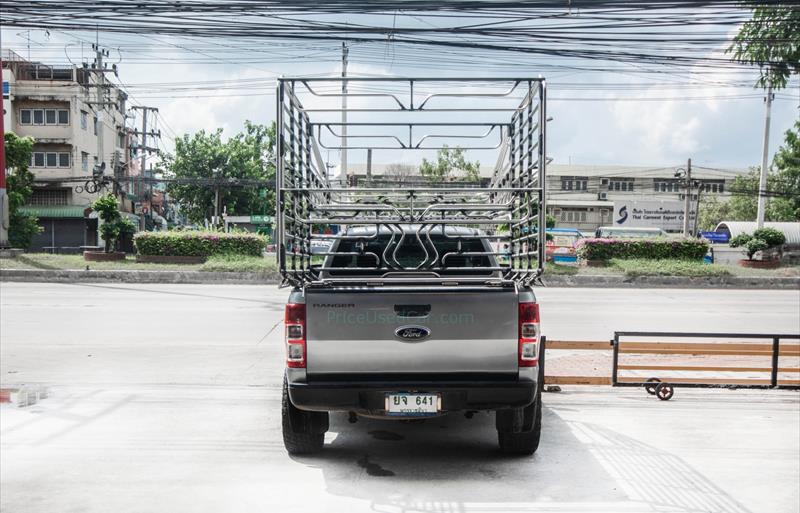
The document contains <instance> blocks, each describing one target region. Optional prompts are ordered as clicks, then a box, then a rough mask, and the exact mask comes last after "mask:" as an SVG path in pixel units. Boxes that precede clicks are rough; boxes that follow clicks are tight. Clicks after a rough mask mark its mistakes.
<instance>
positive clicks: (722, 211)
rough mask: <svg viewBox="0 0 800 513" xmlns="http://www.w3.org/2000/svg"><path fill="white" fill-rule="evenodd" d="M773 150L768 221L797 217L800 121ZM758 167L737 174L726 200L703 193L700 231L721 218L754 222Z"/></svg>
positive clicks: (794, 219)
mask: <svg viewBox="0 0 800 513" xmlns="http://www.w3.org/2000/svg"><path fill="white" fill-rule="evenodd" d="M784 141H785V142H784V144H783V146H781V147H780V148H779V149H778V151H777V152H776V153H775V157H774V159H773V161H772V167H771V168H770V172H769V175H767V190H768V191H769V193H770V196H769V197H768V198H767V208H766V212H765V218H766V220H767V221H799V220H800V121H797V122H795V125H794V127H793V128H791V129H789V130H787V131H786V135H785V140H784ZM758 177H759V172H758V169H755V168H751V169H750V171H749V172H748V173H747V174H744V175H741V176H737V177H736V178H735V179H734V181H733V184H732V186H731V189H730V192H731V193H732V197H731V199H730V200H728V201H725V202H723V201H719V200H717V199H716V198H714V197H713V196H712V197H708V196H703V198H702V201H701V205H700V222H699V226H700V229H701V230H713V229H714V227H715V226H716V225H717V223H719V222H720V221H754V220H755V219H756V211H757V209H758V186H759V179H758Z"/></svg>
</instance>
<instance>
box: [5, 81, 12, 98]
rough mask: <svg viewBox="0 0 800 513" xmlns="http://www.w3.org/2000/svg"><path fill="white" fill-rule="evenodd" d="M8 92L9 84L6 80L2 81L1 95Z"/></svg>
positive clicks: (9, 89) (9, 90)
mask: <svg viewBox="0 0 800 513" xmlns="http://www.w3.org/2000/svg"><path fill="white" fill-rule="evenodd" d="M9 92H11V86H9V84H8V82H5V81H3V96H4V97H5V96H8V93H9Z"/></svg>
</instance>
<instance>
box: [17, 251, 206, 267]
mask: <svg viewBox="0 0 800 513" xmlns="http://www.w3.org/2000/svg"><path fill="white" fill-rule="evenodd" d="M2 268H3V269H45V270H86V269H87V268H88V269H89V270H93V271H109V270H112V271H113V270H128V271H135V270H138V271H196V270H199V269H200V264H149V263H148V264H145V263H140V262H137V261H136V258H135V257H134V256H133V255H128V256H127V257H126V258H125V260H118V261H114V262H87V261H86V260H84V259H83V255H57V254H56V255H53V254H50V253H24V254H22V255H20V256H19V257H17V258H16V259H13V260H6V259H3V260H2Z"/></svg>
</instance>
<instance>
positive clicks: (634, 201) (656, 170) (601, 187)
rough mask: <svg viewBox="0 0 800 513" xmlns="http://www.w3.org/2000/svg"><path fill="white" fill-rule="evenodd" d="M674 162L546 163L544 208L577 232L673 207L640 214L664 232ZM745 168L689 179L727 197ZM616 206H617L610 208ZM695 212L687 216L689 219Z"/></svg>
mask: <svg viewBox="0 0 800 513" xmlns="http://www.w3.org/2000/svg"><path fill="white" fill-rule="evenodd" d="M349 167H350V169H351V171H352V173H353V175H354V177H353V178H352V180H354V181H355V182H356V183H358V184H359V185H365V184H366V183H367V182H368V180H367V170H366V165H364V164H351V165H350V166H349ZM388 167H389V166H387V165H382V164H373V166H372V173H371V181H372V183H374V184H376V185H378V184H380V185H386V184H391V183H393V182H394V183H397V182H398V177H397V176H392V175H391V172H390V174H389V175H387V174H386V171H387V168H388ZM492 171H493V168H492V167H489V166H481V169H480V174H481V178H482V180H483V181H484V182H485V183H486V184H488V182H489V179H490V177H491V175H492ZM676 171H677V168H675V167H635V166H582V165H560V164H550V165H548V166H547V211H548V212H547V213H548V214H550V215H552V216H553V217H555V219H556V227H558V228H577V229H578V230H581V231H582V232H588V233H591V232H594V230H595V229H597V228H598V227H600V226H606V225H611V224H614V223H615V222H617V221H619V219H620V217H619V215H618V213H619V210H620V209H621V208H622V207H623V206H625V207H626V211H627V210H631V211H633V208H631V207H641V208H642V209H648V210H649V209H650V208H652V209H655V210H659V209H664V210H667V211H671V212H674V211H675V210H676V209H677V210H678V211H679V212H677V214H676V215H675V216H673V217H679V218H680V219H667V220H664V219H663V217H659V216H643V217H647V218H648V219H647V220H645V221H642V223H641V224H639V226H645V225H646V226H654V227H658V228H662V229H664V230H666V231H669V232H677V231H680V230H681V225H682V222H683V221H682V215H683V207H684V199H685V190H684V188H683V185H682V182H683V180H682V179H681V178H679V177H676ZM746 172H747V170H746V169H711V168H703V167H700V166H694V167H693V168H692V181H697V182H698V183H699V187H698V188H699V200H700V201H702V200H703V198H706V197H708V196H715V197H717V198H720V199H728V198H729V197H730V191H731V186H732V185H733V180H734V179H735V178H736V177H737V176H740V175H742V174H744V173H746ZM400 181H402V182H403V183H404V184H406V185H409V184H424V178H423V177H421V176H419V175H410V176H405V175H404V176H402V177H401V178H400ZM698 188H695V189H694V190H693V194H692V202H691V206H690V211H691V212H692V213H694V212H695V211H696V210H697V201H698ZM615 206H616V208H615ZM693 218H694V215H692V216H690V222H693Z"/></svg>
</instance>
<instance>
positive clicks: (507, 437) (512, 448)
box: [497, 392, 542, 456]
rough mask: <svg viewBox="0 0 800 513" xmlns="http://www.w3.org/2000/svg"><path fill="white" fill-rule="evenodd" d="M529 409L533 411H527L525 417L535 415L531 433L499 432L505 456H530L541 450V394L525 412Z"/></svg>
mask: <svg viewBox="0 0 800 513" xmlns="http://www.w3.org/2000/svg"><path fill="white" fill-rule="evenodd" d="M529 408H530V410H531V411H526V412H525V413H524V415H525V414H527V415H530V414H533V415H534V419H533V426H532V427H531V430H530V431H521V432H519V433H507V432H503V431H498V432H497V439H498V442H499V443H500V451H501V452H502V453H503V454H507V455H510V456H529V455H531V454H533V453H535V452H536V449H538V448H539V439H540V438H541V434H542V396H541V392H539V393H538V394H537V397H536V401H535V402H534V403H533V404H531V405H530V406H526V407H525V410H528V409H529Z"/></svg>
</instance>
